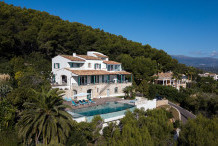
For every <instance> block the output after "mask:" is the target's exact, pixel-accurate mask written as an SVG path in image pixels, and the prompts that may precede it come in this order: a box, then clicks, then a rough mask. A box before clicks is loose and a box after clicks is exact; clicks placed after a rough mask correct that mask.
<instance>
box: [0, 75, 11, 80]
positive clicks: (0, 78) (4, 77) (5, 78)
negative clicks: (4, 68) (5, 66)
mask: <svg viewBox="0 0 218 146" xmlns="http://www.w3.org/2000/svg"><path fill="white" fill-rule="evenodd" d="M9 79H10V75H9V74H0V81H6V80H9Z"/></svg>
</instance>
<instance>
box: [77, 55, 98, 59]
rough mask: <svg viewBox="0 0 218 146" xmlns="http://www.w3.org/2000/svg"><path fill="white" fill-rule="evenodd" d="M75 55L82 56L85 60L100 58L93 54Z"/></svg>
mask: <svg viewBox="0 0 218 146" xmlns="http://www.w3.org/2000/svg"><path fill="white" fill-rule="evenodd" d="M77 56H79V57H81V58H84V59H86V60H101V59H100V58H98V57H94V56H88V55H77Z"/></svg>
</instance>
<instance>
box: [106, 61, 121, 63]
mask: <svg viewBox="0 0 218 146" xmlns="http://www.w3.org/2000/svg"><path fill="white" fill-rule="evenodd" d="M103 62H104V63H105V64H121V63H119V62H116V61H103Z"/></svg>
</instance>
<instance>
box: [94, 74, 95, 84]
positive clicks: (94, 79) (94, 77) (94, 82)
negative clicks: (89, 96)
mask: <svg viewBox="0 0 218 146" xmlns="http://www.w3.org/2000/svg"><path fill="white" fill-rule="evenodd" d="M94 84H95V76H94Z"/></svg>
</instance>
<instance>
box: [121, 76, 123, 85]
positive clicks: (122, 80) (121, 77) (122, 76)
mask: <svg viewBox="0 0 218 146" xmlns="http://www.w3.org/2000/svg"><path fill="white" fill-rule="evenodd" d="M122 81H123V76H122V75H120V83H122Z"/></svg>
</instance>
